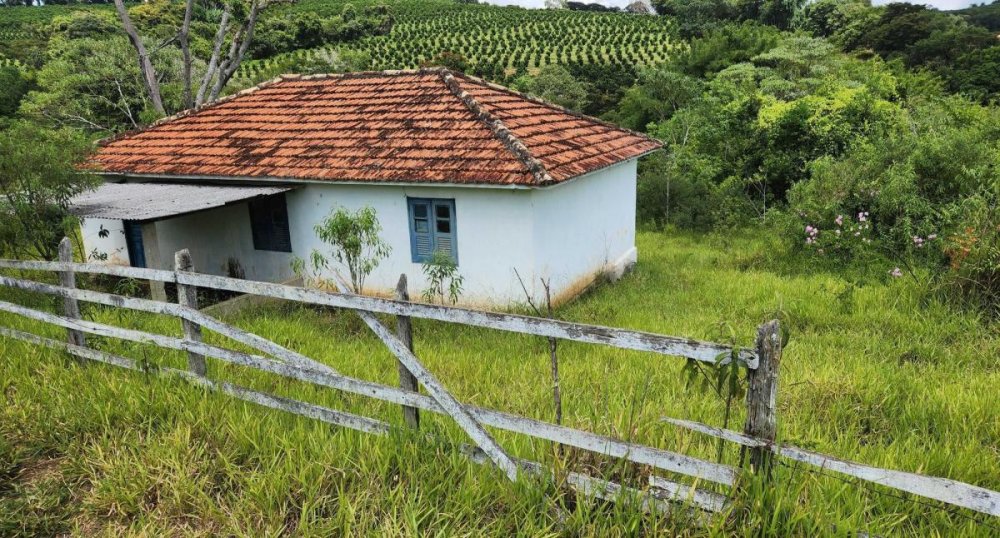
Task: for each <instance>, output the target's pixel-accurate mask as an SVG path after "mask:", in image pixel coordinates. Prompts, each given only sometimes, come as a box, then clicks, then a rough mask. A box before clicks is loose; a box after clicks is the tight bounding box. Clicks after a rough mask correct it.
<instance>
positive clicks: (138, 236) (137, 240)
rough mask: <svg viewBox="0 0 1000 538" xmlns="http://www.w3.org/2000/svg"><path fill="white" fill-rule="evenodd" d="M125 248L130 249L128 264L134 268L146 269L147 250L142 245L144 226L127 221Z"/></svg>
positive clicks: (125, 222)
mask: <svg viewBox="0 0 1000 538" xmlns="http://www.w3.org/2000/svg"><path fill="white" fill-rule="evenodd" d="M124 224H125V246H127V247H128V262H129V265H131V266H132V267H146V250H145V249H144V248H143V245H142V224H140V223H138V222H136V221H134V220H126V221H124Z"/></svg>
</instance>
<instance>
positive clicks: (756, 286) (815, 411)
mask: <svg viewBox="0 0 1000 538" xmlns="http://www.w3.org/2000/svg"><path fill="white" fill-rule="evenodd" d="M637 246H638V248H639V251H640V252H641V253H642V254H641V256H640V259H639V264H638V266H637V267H636V270H635V271H634V272H633V273H632V274H630V275H628V276H627V277H626V278H625V279H624V280H622V281H620V282H618V283H616V284H614V285H608V286H603V287H600V288H598V289H596V290H594V291H593V292H592V293H590V294H588V295H586V296H584V297H582V298H580V299H579V300H577V301H575V302H574V303H572V304H570V305H567V306H564V307H561V308H559V309H558V310H557V311H556V313H555V315H556V316H557V317H558V318H560V319H566V320H573V321H579V322H585V323H600V324H608V325H612V326H625V327H633V328H636V329H640V330H647V331H654V332H661V333H666V334H677V335H684V336H689V337H692V338H700V339H710V340H718V341H729V339H730V338H734V339H735V342H736V343H738V344H743V345H747V344H750V343H752V341H753V334H754V329H755V327H756V325H757V324H758V323H760V321H762V320H763V319H766V318H767V317H769V316H771V315H773V312H774V311H775V310H776V309H779V308H780V309H781V310H782V311H783V312H784V313H785V323H786V326H787V327H788V328H789V329H790V331H791V340H790V343H789V344H788V346H787V348H786V350H785V354H784V357H783V360H782V365H781V383H780V389H779V396H778V404H779V411H778V413H779V431H780V437H781V439H782V440H784V441H786V442H789V443H792V444H796V445H799V446H804V447H807V448H810V449H814V450H816V451H819V452H822V453H828V454H833V455H837V456H841V457H844V458H848V459H852V460H860V461H862V462H865V463H868V464H872V465H876V466H880V467H888V468H893V469H901V470H907V471H919V472H921V473H925V474H928V475H936V476H945V477H950V478H953V479H957V480H962V481H965V482H971V483H975V484H978V485H981V486H983V487H987V488H991V489H994V490H996V489H1000V459H998V458H1000V455H998V454H997V451H996V447H997V446H998V444H1000V416H998V414H997V413H996V390H995V389H996V386H997V384H998V383H1000V371H998V370H997V368H996V356H997V354H998V353H1000V341H998V339H997V338H996V336H995V334H993V333H992V332H991V331H990V329H989V328H986V327H984V326H982V325H981V324H979V323H978V321H977V319H976V318H975V316H972V315H969V314H963V313H961V312H955V311H954V310H952V309H950V308H949V307H948V306H947V305H946V304H943V303H941V302H940V301H936V300H933V299H928V298H927V297H926V295H925V294H924V293H923V290H922V289H921V288H920V286H918V285H917V284H916V283H915V282H913V281H910V280H894V281H892V282H887V283H872V284H868V285H864V286H861V285H858V284H857V283H856V282H853V281H852V280H851V279H850V278H848V277H846V276H845V275H843V274H840V273H839V272H827V271H815V270H813V269H811V268H809V267H808V266H796V265H794V264H793V265H787V263H786V262H787V261H789V260H793V259H794V258H793V257H788V256H787V254H786V253H785V252H784V251H783V249H782V248H781V246H780V244H778V243H776V242H775V241H774V240H773V239H771V238H770V237H769V234H767V233H759V232H754V233H747V234H743V233H737V234H724V235H722V234H720V235H714V236H713V235H703V234H697V235H689V234H678V233H671V234H663V233H660V232H641V233H640V234H639V235H638V238H637ZM39 276H40V275H37V274H35V275H33V278H38V277H39ZM51 277H52V275H49V278H51ZM84 284H85V285H88V286H90V285H93V284H91V283H84ZM12 295H15V294H12V292H11V290H9V289H5V290H4V291H3V292H2V298H3V299H4V300H8V301H16V302H19V303H24V304H35V305H39V306H41V307H42V308H45V309H46V310H50V311H56V309H57V308H58V305H59V304H60V303H59V302H58V299H57V298H47V299H41V298H39V297H38V296H33V295H29V294H27V293H17V294H16V296H12ZM84 308H85V310H84V315H85V316H86V317H87V318H88V319H94V320H95V321H99V322H103V323H109V324H114V325H119V326H125V327H129V328H136V329H143V330H149V331H153V332H157V333H162V334H170V335H174V336H177V335H180V334H181V328H180V323H179V322H178V321H177V320H176V319H173V318H167V317H163V316H152V315H137V314H132V315H130V314H127V313H126V314H123V313H122V312H121V311H120V310H116V309H107V308H104V307H99V306H95V305H85V306H84ZM2 318H3V319H2V320H0V324H2V325H4V326H14V327H16V328H19V329H21V330H27V331H31V332H38V333H40V334H43V335H45V336H48V337H50V338H55V339H63V338H65V331H63V330H60V329H58V328H55V327H48V326H42V325H40V324H38V323H35V322H31V321H30V320H24V319H21V318H18V317H16V316H11V315H7V314H4V315H3V316H2ZM223 319H224V320H225V321H227V322H229V323H232V324H234V325H236V326H238V327H240V328H243V329H245V330H248V331H250V332H252V333H254V334H258V335H261V336H263V337H266V338H270V339H274V340H275V341H277V342H279V343H281V344H283V345H285V346H288V347H289V348H291V349H294V350H296V351H299V352H301V353H303V354H305V355H307V356H309V357H313V358H315V359H317V360H319V361H321V362H323V363H325V364H329V365H331V366H333V367H334V368H336V369H337V371H339V372H342V373H344V374H346V375H350V376H355V377H359V378H362V379H367V380H372V381H375V382H378V383H384V384H388V385H395V384H397V383H398V374H397V370H396V361H395V360H394V358H393V357H392V356H391V355H390V354H389V352H388V351H387V350H386V348H385V346H384V345H382V344H381V343H380V342H379V341H378V340H377V338H376V337H375V336H374V335H372V334H371V332H370V331H368V330H367V329H366V328H365V326H364V325H363V324H362V323H361V322H360V320H359V319H358V318H357V317H356V316H355V315H354V314H353V313H351V312H349V311H331V310H327V309H313V308H306V307H302V308H297V307H295V306H294V305H291V304H288V303H283V304H277V303H269V304H264V305H257V306H254V307H253V308H251V309H247V310H246V311H244V312H242V313H237V314H230V315H225V316H224V318H223ZM386 321H387V322H391V319H388V318H387V319H386ZM733 335H735V336H733ZM205 338H206V341H207V342H209V343H211V344H214V345H222V346H229V345H232V342H230V341H228V340H227V339H225V338H224V337H221V336H219V335H217V334H214V333H211V332H209V331H206V333H205ZM414 339H415V346H416V353H417V355H418V356H420V358H421V359H422V361H423V362H424V364H426V365H427V367H428V368H429V369H430V370H431V371H432V372H433V373H434V374H435V375H436V376H437V377H438V379H440V380H441V382H442V383H443V384H444V385H445V386H446V387H448V389H449V390H451V391H452V392H453V393H454V394H455V395H456V397H458V398H459V399H460V400H461V401H463V402H470V403H473V404H475V405H480V406H484V407H491V408H496V409H501V410H507V411H510V412H514V413H518V414H525V415H528V416H531V417H536V418H540V419H543V420H551V413H552V411H551V410H552V399H551V398H552V396H551V386H550V384H549V382H548V381H547V380H548V379H549V357H548V345H547V342H546V341H545V339H544V338H538V337H519V336H516V335H512V334H510V333H506V332H502V331H493V330H488V329H480V328H471V327H466V326H461V325H455V324H448V323H440V322H432V321H426V320H420V319H415V320H414ZM88 342H89V343H90V344H91V345H94V346H97V347H98V348H99V349H103V350H106V351H109V352H113V353H120V354H125V355H128V356H130V357H134V358H137V359H141V360H143V361H144V362H146V363H147V364H151V365H164V366H172V367H175V368H178V367H179V368H183V367H184V366H185V365H186V360H187V357H186V356H185V354H184V353H183V352H176V351H167V350H162V349H158V348H155V347H153V346H149V345H144V344H133V345H128V344H121V343H119V342H116V341H111V340H109V339H103V338H93V337H92V338H91V339H90V340H88ZM0 356H2V357H3V360H0V394H3V398H4V400H3V402H4V404H3V405H0V484H3V486H4V487H3V490H2V491H3V493H2V494H0V534H5V535H9V534H17V533H18V532H22V533H25V534H33V535H42V536H54V535H61V534H63V533H67V534H69V533H73V534H76V535H84V536H104V535H108V534H114V535H116V536H132V535H156V536H171V535H253V536H258V535H270V536H275V535H283V534H285V535H296V536H342V535H343V536H366V535H376V536H378V535H387V536H399V535H403V536H426V535H434V536H437V535H442V536H466V535H471V536H503V537H508V536H556V535H558V536H567V535H568V536H635V535H637V534H640V535H646V536H717V537H722V536H745V535H746V534H747V532H748V531H747V529H753V530H754V532H757V533H759V535H761V536H830V535H834V534H835V535H836V536H843V535H846V534H850V535H852V536H853V535H855V534H857V533H859V532H866V533H869V534H871V535H879V536H989V535H990V533H991V531H992V529H990V528H988V527H985V526H984V525H982V524H977V523H975V522H974V521H972V520H970V519H967V518H966V517H963V516H964V515H969V516H971V515H972V514H971V513H970V512H964V511H963V512H959V513H951V512H949V511H946V510H944V509H941V508H943V506H941V505H937V504H936V503H934V505H933V506H930V507H928V506H925V505H923V504H921V503H920V502H919V500H918V499H917V498H915V497H909V496H907V497H905V498H898V497H895V496H892V495H889V494H887V490H883V489H881V488H877V489H874V490H871V489H866V488H863V487H860V486H858V485H855V484H853V483H852V484H845V483H844V482H841V481H840V480H838V479H836V478H833V477H827V476H823V475H818V474H813V473H810V472H807V471H806V468H804V467H796V466H793V465H791V464H790V465H788V466H779V467H777V468H776V471H775V472H776V473H777V474H776V483H777V484H778V485H779V487H773V488H771V489H770V492H771V495H769V496H768V495H760V496H757V495H748V496H745V497H741V498H738V499H737V500H736V502H735V503H734V505H733V507H732V509H731V511H730V513H729V514H728V516H726V517H719V518H715V519H712V520H710V522H709V524H708V526H707V527H694V526H690V523H689V522H687V521H686V520H685V519H684V518H683V514H684V513H685V512H684V511H683V510H679V511H677V512H674V514H676V515H677V516H678V517H662V516H661V517H657V516H651V515H644V514H642V513H641V512H640V511H639V510H638V509H637V507H636V506H635V505H634V504H628V503H625V504H606V503H601V502H588V501H583V500H582V497H579V496H574V495H573V494H572V492H571V491H570V490H569V489H568V488H566V487H565V486H564V485H562V486H561V485H556V484H538V483H536V482H532V481H531V480H530V479H525V480H524V481H522V482H520V483H518V484H511V483H510V482H508V481H507V480H506V479H505V478H504V477H503V476H502V474H500V473H498V472H496V471H493V470H490V469H489V468H486V467H479V466H475V465H472V464H470V463H469V462H468V460H466V459H465V458H463V457H462V456H460V455H459V453H458V450H457V447H456V445H458V444H461V443H467V442H468V438H467V436H466V435H465V434H464V433H463V432H462V431H461V430H460V429H459V428H458V427H457V426H455V424H454V422H453V421H451V420H448V419H446V418H444V417H442V416H439V415H435V414H433V413H426V412H422V413H421V417H420V418H421V420H420V423H421V433H422V434H424V435H421V436H419V437H418V436H407V435H396V436H391V437H379V436H375V435H370V434H364V433H356V432H353V431H352V430H348V429H345V428H333V427H330V426H328V425H326V424H322V423H320V422H317V421H313V420H310V419H306V418H301V417H295V416H292V415H288V414H284V413H281V412H279V411H269V410H266V409H262V408H260V407H256V406H253V405H252V404H244V403H241V402H237V401H234V400H232V399H229V398H226V397H225V396H221V395H217V394H214V393H209V392H205V391H204V390H202V389H199V388H197V387H195V386H193V385H192V384H189V383H183V382H179V381H178V382H171V381H169V380H162V379H159V378H156V377H154V376H150V375H144V374H140V373H129V372H124V371H121V370H118V369H116V368H114V367H112V366H107V365H101V364H87V365H80V364H76V363H75V362H74V361H72V360H70V359H67V358H65V357H64V356H62V355H61V354H59V353H56V352H53V351H50V350H46V349H43V348H40V347H38V346H35V345H31V344H22V343H20V342H17V341H14V340H10V339H6V338H4V339H0ZM559 357H560V359H561V364H560V377H561V387H562V394H563V405H564V421H565V423H566V424H567V425H568V426H572V427H579V428H584V429H588V430H591V431H595V432H597V433H600V434H606V435H611V436H615V437H620V438H627V439H632V440H635V441H636V442H640V443H648V444H653V445H656V446H660V447H663V448H667V449H672V450H679V451H681V452H683V453H685V454H690V455H693V456H698V457H703V458H709V459H714V458H715V457H716V443H715V442H714V441H713V440H712V439H710V438H708V437H704V436H701V435H698V434H694V433H690V432H688V431H686V430H683V429H679V428H674V427H671V426H669V425H668V424H665V423H662V422H660V418H661V417H663V416H668V417H676V418H687V419H692V420H698V421H703V422H706V423H709V424H715V425H719V424H722V423H723V416H724V411H725V406H724V402H723V401H721V400H720V399H719V397H718V396H716V395H715V393H714V391H712V390H701V389H700V388H699V387H697V386H696V385H695V386H687V385H686V383H685V376H684V364H685V363H684V361H683V360H681V359H676V358H674V357H665V356H661V355H655V354H650V353H640V352H631V351H623V350H615V349H610V348H606V347H603V346H596V345H588V344H579V343H571V342H560V344H559ZM209 375H210V377H211V378H213V379H218V380H228V381H232V382H235V383H238V384H240V385H243V386H249V387H251V388H255V389H258V390H264V391H268V392H275V393H278V394H281V395H285V396H289V397H295V398H300V399H304V400H306V401H309V402H312V403H316V404H319V405H324V406H329V407H331V408H333V409H337V410H344V411H347V412H352V413H359V414H363V415H366V416H372V417H375V418H379V419H382V420H386V421H388V422H390V423H392V424H396V425H401V424H402V423H403V422H402V417H401V414H400V411H399V408H398V406H395V405H388V404H379V403H375V402H374V401H372V400H369V399H367V398H362V397H357V396H344V395H342V394H340V393H337V392H336V391H333V390H330V389H326V388H320V387H311V386H306V385H305V384H303V383H298V382H290V381H279V378H277V377H275V376H271V375H266V374H254V373H252V372H251V371H248V370H247V369H244V368H241V367H238V366H226V365H223V364H221V363H219V362H216V361H211V362H210V365H209ZM733 410H734V416H733V417H732V418H731V423H732V424H736V425H738V424H741V423H742V422H743V420H744V415H743V406H742V405H735V406H734V407H733ZM494 433H495V435H496V438H497V440H498V441H499V442H500V444H501V445H502V446H503V447H504V448H505V449H507V450H509V451H511V452H512V453H513V454H515V455H517V456H520V457H525V458H531V459H534V460H536V461H541V462H544V463H545V464H547V465H554V463H555V458H556V451H555V450H554V449H553V447H552V446H551V445H550V444H549V443H545V442H538V441H534V442H532V441H530V440H528V439H527V438H525V437H523V436H517V435H512V434H507V433H505V432H499V431H494ZM449 445H450V446H449ZM566 454H567V456H566V457H564V459H563V460H562V465H561V466H560V467H561V468H562V469H564V470H575V469H580V470H585V471H587V472H591V473H597V474H599V475H601V476H607V477H609V478H614V479H617V480H625V481H627V483H630V484H636V485H639V486H642V485H644V483H645V481H646V474H647V470H646V469H643V468H634V469H633V468H630V467H627V466H623V465H620V464H618V463H616V462H615V461H614V460H610V459H605V458H600V457H595V456H593V455H590V454H588V453H584V452H579V451H566ZM723 457H724V458H725V461H726V462H727V463H731V464H735V463H736V462H737V461H738V459H739V454H738V450H737V448H736V447H735V446H732V445H729V446H728V448H727V450H726V451H725V453H724V455H723ZM672 478H677V477H676V476H674V477H672ZM701 485H702V486H703V487H704V486H707V484H704V483H702V484H701ZM765 500H766V501H767V502H771V503H773V504H771V505H770V506H765V504H764V502H765ZM557 507H558V508H559V509H560V510H557V509H556V508H557ZM986 523H990V524H992V522H991V521H986ZM834 527H835V528H836V529H837V531H836V533H834V531H833V530H832V529H834Z"/></svg>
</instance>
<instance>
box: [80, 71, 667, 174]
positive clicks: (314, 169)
mask: <svg viewBox="0 0 1000 538" xmlns="http://www.w3.org/2000/svg"><path fill="white" fill-rule="evenodd" d="M660 146H661V144H660V143H659V142H658V141H656V140H653V139H650V138H648V137H646V136H644V135H641V134H638V133H633V132H631V131H627V130H624V129H621V128H618V127H615V126H613V125H610V124H607V123H604V122H601V121H599V120H596V119H593V118H589V117H586V116H583V115H580V114H576V113H573V112H571V111H569V110H566V109H563V108H561V107H558V106H555V105H551V104H548V103H544V102H542V101H539V100H536V99H532V98H530V97H528V96H526V95H523V94H520V93H517V92H514V91H512V90H509V89H507V88H504V87H502V86H497V85H493V84H490V83H487V82H485V81H482V80H479V79H475V78H472V77H468V76H465V75H460V74H452V73H451V72H449V71H447V70H444V69H423V70H419V71H389V72H377V73H349V74H342V75H317V76H298V75H286V76H283V77H280V78H278V79H275V80H273V81H270V82H267V83H264V84H261V85H259V86H256V87H254V88H251V89H249V90H245V91H243V92H240V93H238V94H235V95H233V96H230V97H227V98H225V99H222V100H219V101H216V102H215V103H212V104H209V105H206V106H204V107H201V108H199V109H194V110H190V111H186V112H182V113H180V114H177V115H176V116H172V117H170V118H166V119H164V120H161V121H159V122H157V123H155V124H153V125H152V126H150V127H149V128H147V129H145V130H142V131H138V132H132V133H125V134H123V135H120V136H117V137H115V138H111V139H108V140H104V141H102V142H101V144H100V148H99V149H98V151H97V153H96V154H95V156H94V157H93V158H92V160H91V163H90V164H91V165H92V166H94V167H95V168H97V169H99V170H101V171H103V172H106V173H117V174H141V175H155V176H167V177H169V176H199V177H201V176H207V177H231V178H268V179H273V178H277V179H309V180H329V181H372V182H411V183H480V184H498V185H527V186H531V185H543V184H548V183H553V182H560V181H565V180H567V179H570V178H573V177H576V176H579V175H581V174H585V173H588V172H592V171H594V170H598V169H600V168H603V167H606V166H610V165H612V164H615V163H618V162H621V161H623V160H626V159H631V158H635V157H638V156H641V155H644V154H646V153H649V152H651V151H653V150H656V149H658V148H659V147H660Z"/></svg>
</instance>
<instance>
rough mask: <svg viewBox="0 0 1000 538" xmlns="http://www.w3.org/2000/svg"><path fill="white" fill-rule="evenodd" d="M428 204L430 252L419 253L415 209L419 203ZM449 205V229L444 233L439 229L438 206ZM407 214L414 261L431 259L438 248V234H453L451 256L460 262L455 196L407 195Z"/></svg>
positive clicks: (419, 261) (411, 255) (411, 252)
mask: <svg viewBox="0 0 1000 538" xmlns="http://www.w3.org/2000/svg"><path fill="white" fill-rule="evenodd" d="M420 204H426V205H427V211H428V213H427V221H428V222H427V223H428V230H427V232H420V233H426V234H427V236H428V237H429V238H430V241H431V249H430V254H428V255H420V254H418V253H417V234H418V232H417V217H416V215H415V213H414V209H415V207H416V206H417V205H420ZM442 206H445V207H448V210H449V218H448V223H449V229H450V231H449V232H447V233H442V232H438V231H437V220H438V217H437V208H438V207H442ZM406 215H407V228H408V229H409V232H410V260H411V261H412V262H413V263H427V262H429V261H430V260H431V256H432V255H433V254H434V252H435V251H436V250H437V236H438V235H449V236H451V242H452V249H451V257H452V260H454V262H455V265H456V266H457V265H458V264H459V260H458V210H457V207H456V204H455V199H454V198H424V197H411V196H407V197H406Z"/></svg>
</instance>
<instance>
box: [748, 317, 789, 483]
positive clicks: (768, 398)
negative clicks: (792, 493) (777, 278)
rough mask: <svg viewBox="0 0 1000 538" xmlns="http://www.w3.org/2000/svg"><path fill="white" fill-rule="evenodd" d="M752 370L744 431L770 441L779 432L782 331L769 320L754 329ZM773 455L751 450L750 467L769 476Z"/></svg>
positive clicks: (768, 451) (760, 449)
mask: <svg viewBox="0 0 1000 538" xmlns="http://www.w3.org/2000/svg"><path fill="white" fill-rule="evenodd" d="M757 358H758V365H757V369H755V370H748V371H747V422H746V425H745V426H744V428H743V432H744V433H745V434H747V435H749V436H751V437H755V438H757V439H762V440H764V441H768V442H773V441H774V438H775V435H776V434H777V432H778V409H777V406H778V368H779V366H780V365H781V328H780V326H779V324H778V320H771V321H769V322H767V323H765V324H763V325H761V326H760V327H758V328H757ZM772 457H773V453H772V452H771V447H770V446H762V447H754V448H750V467H751V469H753V471H754V472H756V473H763V475H764V476H766V477H767V476H770V473H771V460H772Z"/></svg>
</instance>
